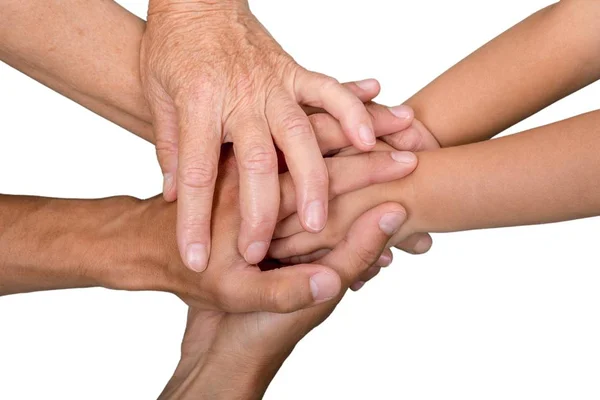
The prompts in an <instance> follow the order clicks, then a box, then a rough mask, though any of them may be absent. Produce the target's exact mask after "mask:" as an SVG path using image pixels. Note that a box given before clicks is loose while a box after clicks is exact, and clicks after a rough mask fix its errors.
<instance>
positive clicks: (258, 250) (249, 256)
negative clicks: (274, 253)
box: [244, 242, 269, 264]
mask: <svg viewBox="0 0 600 400" xmlns="http://www.w3.org/2000/svg"><path fill="white" fill-rule="evenodd" d="M268 249H269V243H267V242H253V243H251V244H250V246H248V247H247V248H246V253H244V258H245V259H246V262H247V263H248V264H258V263H259V262H261V261H262V260H263V259H264V258H265V254H267V250H268Z"/></svg>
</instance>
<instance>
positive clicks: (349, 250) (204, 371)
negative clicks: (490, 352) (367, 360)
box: [160, 200, 405, 400]
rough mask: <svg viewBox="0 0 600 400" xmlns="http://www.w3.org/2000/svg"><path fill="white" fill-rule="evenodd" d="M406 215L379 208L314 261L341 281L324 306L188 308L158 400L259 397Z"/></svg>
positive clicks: (229, 224) (232, 224)
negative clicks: (279, 310)
mask: <svg viewBox="0 0 600 400" xmlns="http://www.w3.org/2000/svg"><path fill="white" fill-rule="evenodd" d="M222 206H226V207H229V204H224V203H223V202H222V200H221V201H219V203H218V204H217V208H219V207H222ZM404 217H405V212H404V210H403V208H402V207H401V206H400V205H398V204H394V203H387V204H382V205H379V206H377V207H376V208H374V209H372V210H369V211H367V212H366V213H365V214H364V215H363V216H362V217H361V218H359V219H358V220H357V221H356V222H355V223H354V225H353V227H352V229H350V231H349V232H348V233H347V235H346V237H345V239H344V240H343V241H341V242H340V243H339V244H338V245H337V246H336V247H335V248H334V250H333V251H332V252H330V253H329V254H327V255H326V256H324V257H323V258H321V259H319V260H317V261H315V264H316V265H322V266H326V267H327V268H331V269H332V270H334V271H336V272H337V273H338V274H339V276H340V277H341V286H342V290H341V291H340V294H339V295H337V296H336V297H335V299H334V300H332V301H330V302H328V303H326V304H323V305H320V306H317V307H314V308H311V309H307V310H302V311H298V312H295V313H291V314H275V313H267V312H255V313H244V314H232V313H224V312H209V311H202V310H199V309H197V308H194V307H190V310H189V313H188V323H187V328H186V332H185V336H184V339H183V344H182V351H181V360H180V362H179V365H178V366H177V369H176V371H175V373H174V375H173V378H172V379H171V380H170V382H169V383H168V385H167V387H166V388H165V390H164V392H163V394H162V395H161V397H160V398H161V399H180V400H185V399H188V398H189V399H197V398H210V399H231V398H236V399H260V398H262V396H263V394H264V392H265V391H266V389H267V387H268V385H269V383H270V382H271V380H272V379H273V377H274V376H275V374H276V373H277V371H278V370H279V368H280V366H281V365H282V364H283V362H284V361H285V359H286V358H287V357H288V356H289V354H290V353H291V352H292V350H293V348H294V346H295V345H296V344H297V343H298V342H299V341H300V340H301V339H302V338H303V337H304V336H305V335H306V334H307V333H309V332H310V331H311V330H312V329H313V328H315V327H316V326H318V325H319V324H320V323H321V322H322V321H324V320H325V319H326V318H327V317H328V316H329V315H330V313H331V312H332V311H333V309H334V308H335V306H336V305H337V304H338V303H339V301H340V300H341V299H342V297H343V294H344V292H345V291H346V289H347V288H348V285H349V284H350V283H352V282H354V281H356V279H358V278H359V277H360V276H361V274H364V273H365V271H366V270H367V269H368V268H369V267H370V266H371V265H372V264H374V263H376V262H377V260H378V258H379V257H380V255H381V253H382V251H383V248H384V246H385V244H386V242H387V241H388V240H389V239H390V237H391V236H392V235H393V234H394V233H395V232H397V231H398V230H399V229H400V228H401V225H402V223H403V221H404ZM221 223H222V226H223V227H224V228H225V229H233V230H235V229H236V220H235V218H233V219H232V218H228V219H224V220H221ZM265 267H266V265H265ZM286 268H296V267H284V268H283V269H286Z"/></svg>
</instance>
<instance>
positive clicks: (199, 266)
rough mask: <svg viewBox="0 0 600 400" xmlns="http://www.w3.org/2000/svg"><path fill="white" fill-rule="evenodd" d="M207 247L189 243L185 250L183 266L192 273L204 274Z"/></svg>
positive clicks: (206, 264)
mask: <svg viewBox="0 0 600 400" xmlns="http://www.w3.org/2000/svg"><path fill="white" fill-rule="evenodd" d="M208 257H209V254H208V247H207V246H206V245H204V244H202V243H190V244H188V245H187V247H186V250H185V264H186V266H187V267H188V268H189V269H191V270H192V271H194V272H204V271H205V270H206V268H207V267H208Z"/></svg>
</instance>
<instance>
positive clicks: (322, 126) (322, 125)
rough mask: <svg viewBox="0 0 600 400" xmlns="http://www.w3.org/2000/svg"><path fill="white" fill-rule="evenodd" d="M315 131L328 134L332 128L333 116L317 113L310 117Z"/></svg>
mask: <svg viewBox="0 0 600 400" xmlns="http://www.w3.org/2000/svg"><path fill="white" fill-rule="evenodd" d="M308 120H309V121H310V124H311V125H312V127H313V130H314V131H315V133H320V134H326V133H327V132H328V131H329V129H330V128H331V126H330V122H331V120H332V117H331V116H330V115H329V114H325V113H316V114H312V115H311V116H309V117H308Z"/></svg>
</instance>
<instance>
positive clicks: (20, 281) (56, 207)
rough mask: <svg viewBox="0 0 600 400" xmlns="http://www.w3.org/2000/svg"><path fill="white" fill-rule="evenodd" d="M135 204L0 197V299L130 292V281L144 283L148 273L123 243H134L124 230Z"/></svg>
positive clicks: (121, 199) (140, 259)
mask: <svg viewBox="0 0 600 400" xmlns="http://www.w3.org/2000/svg"><path fill="white" fill-rule="evenodd" d="M136 204H140V202H139V201H138V200H134V199H132V198H127V197H115V198H110V199H103V200H60V199H49V198H40V197H26V196H0V296H2V295H8V294H15V293H24V292H34V291H40V290H53V289H68V288H81V287H92V286H103V287H109V288H114V289H131V288H133V284H132V282H133V281H138V282H139V283H141V282H144V281H146V279H147V281H146V282H147V283H149V282H150V281H151V279H150V278H151V274H147V273H146V272H145V271H144V268H140V267H141V266H142V264H143V261H144V257H142V256H141V251H135V250H133V249H134V248H135V247H136V246H133V248H131V247H127V246H128V245H127V244H126V243H128V242H129V244H130V245H131V244H132V243H133V241H134V240H132V239H134V238H135V236H134V235H129V234H127V231H128V229H126V227H127V223H130V222H131V221H130V220H129V219H130V217H131V215H132V212H131V211H132V210H135V209H136V207H138V206H137V205H136ZM138 250H141V249H140V248H139V246H138ZM136 260H137V261H136ZM136 266H137V267H136ZM150 270H152V268H149V269H148V271H150ZM145 274H147V275H146V276H145V277H144V275H145ZM150 286H154V285H150Z"/></svg>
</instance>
